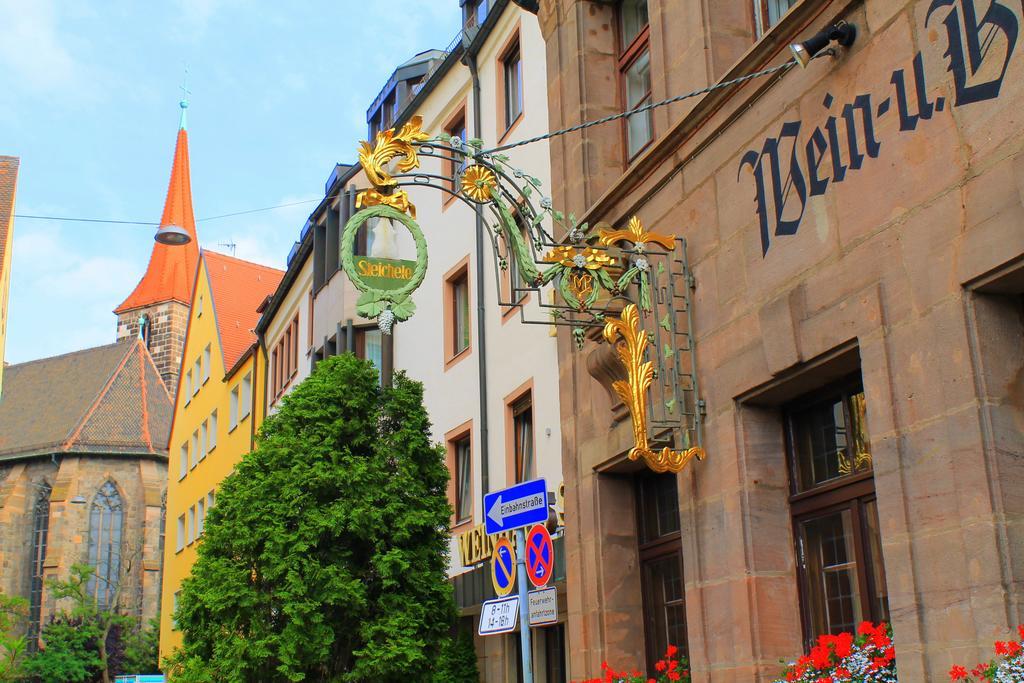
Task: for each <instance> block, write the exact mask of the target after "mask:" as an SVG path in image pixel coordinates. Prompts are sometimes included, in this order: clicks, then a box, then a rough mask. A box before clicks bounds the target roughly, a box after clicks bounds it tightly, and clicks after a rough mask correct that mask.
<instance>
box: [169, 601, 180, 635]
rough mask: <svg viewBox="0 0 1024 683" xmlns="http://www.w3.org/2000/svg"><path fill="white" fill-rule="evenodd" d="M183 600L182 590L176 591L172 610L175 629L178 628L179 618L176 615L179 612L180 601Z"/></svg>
mask: <svg viewBox="0 0 1024 683" xmlns="http://www.w3.org/2000/svg"><path fill="white" fill-rule="evenodd" d="M180 600H181V591H174V608H173V611H172V612H171V628H173V629H174V630H175V631H177V630H178V619H177V618H176V617H175V615H176V614H177V613H178V602H179V601H180Z"/></svg>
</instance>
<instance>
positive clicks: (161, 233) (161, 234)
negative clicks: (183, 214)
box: [153, 225, 192, 247]
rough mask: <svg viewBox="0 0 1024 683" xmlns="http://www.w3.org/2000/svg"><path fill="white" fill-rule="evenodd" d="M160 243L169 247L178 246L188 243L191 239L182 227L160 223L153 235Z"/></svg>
mask: <svg viewBox="0 0 1024 683" xmlns="http://www.w3.org/2000/svg"><path fill="white" fill-rule="evenodd" d="M153 239H155V240H156V241H157V242H159V243H160V244H166V245H168V246H171V247H180V246H181V245H183V244H188V243H189V242H191V241H192V236H191V235H189V234H188V231H186V230H185V229H184V228H181V227H179V226H177V225H161V226H160V228H159V229H158V230H157V231H156V235H154V236H153Z"/></svg>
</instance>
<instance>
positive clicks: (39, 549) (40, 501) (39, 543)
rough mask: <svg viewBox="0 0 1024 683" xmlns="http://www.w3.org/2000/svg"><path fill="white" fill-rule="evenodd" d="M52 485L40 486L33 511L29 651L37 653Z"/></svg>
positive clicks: (30, 560)
mask: <svg viewBox="0 0 1024 683" xmlns="http://www.w3.org/2000/svg"><path fill="white" fill-rule="evenodd" d="M50 491H51V489H50V485H49V484H47V483H45V482H44V483H43V484H41V485H39V492H38V495H37V496H36V503H35V507H34V508H33V511H32V555H31V556H30V557H29V581H30V585H29V605H28V634H27V640H28V643H27V645H28V649H29V650H31V651H33V652H34V651H35V649H36V647H38V642H39V626H40V622H41V620H42V610H43V561H44V560H45V559H46V541H47V535H48V534H49V531H50Z"/></svg>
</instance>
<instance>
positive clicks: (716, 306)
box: [540, 0, 1024, 682]
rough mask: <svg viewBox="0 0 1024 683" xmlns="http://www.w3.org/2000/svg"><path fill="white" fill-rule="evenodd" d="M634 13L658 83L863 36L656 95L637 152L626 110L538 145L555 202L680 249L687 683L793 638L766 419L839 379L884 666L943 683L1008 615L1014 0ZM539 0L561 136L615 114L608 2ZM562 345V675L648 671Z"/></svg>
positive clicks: (1022, 395)
mask: <svg viewBox="0 0 1024 683" xmlns="http://www.w3.org/2000/svg"><path fill="white" fill-rule="evenodd" d="M647 4H648V7H649V18H650V24H649V26H650V33H649V41H650V47H649V49H650V55H651V97H652V99H653V100H655V101H657V100H660V99H663V98H667V97H670V96H672V95H677V94H680V93H683V92H686V91H689V90H692V89H695V88H700V87H703V86H706V85H709V84H712V83H716V82H719V81H722V80H727V79H730V78H733V77H736V76H739V75H743V74H747V73H750V72H753V71H756V70H759V69H762V68H765V67H767V66H771V65H774V64H780V63H782V62H783V61H784V60H785V59H787V58H788V50H787V45H788V43H790V42H791V41H793V40H797V39H805V38H807V37H809V36H810V35H811V34H813V33H815V32H816V31H817V30H819V29H821V28H822V27H824V26H826V25H828V24H830V23H831V22H833V21H836V20H838V19H845V20H847V21H849V22H852V23H854V24H856V26H857V29H858V33H859V35H858V38H857V41H856V43H855V44H854V45H853V46H852V47H851V48H850V49H848V50H847V49H840V50H839V51H838V54H837V55H836V56H834V57H826V58H824V59H818V60H814V61H812V62H811V64H810V65H809V67H808V68H807V69H806V70H802V69H800V68H799V67H797V68H794V69H791V70H789V71H787V72H785V73H784V74H782V75H779V76H775V77H767V78H763V79H759V80H755V81H752V82H748V83H746V84H744V85H742V86H738V87H732V88H728V89H722V90H717V91H715V92H712V93H710V94H707V95H705V96H703V97H701V98H694V99H689V100H686V101H683V102H679V103H676V104H674V105H671V106H668V107H662V108H659V109H656V110H654V113H653V116H652V121H653V130H654V140H653V142H652V143H651V145H650V146H648V147H647V148H646V150H644V151H643V152H641V153H640V154H639V155H638V156H637V157H636V158H635V159H633V160H632V161H631V162H630V161H628V160H627V159H625V158H624V156H625V155H624V153H623V145H622V136H623V131H622V128H621V126H620V125H619V124H618V123H612V124H605V125H602V126H596V127H592V128H588V129H586V130H583V131H580V132H576V133H573V134H569V135H565V136H561V137H557V138H554V139H553V140H552V143H551V150H552V177H553V178H555V186H554V189H553V197H554V203H555V205H556V206H558V207H559V208H561V209H563V210H564V211H565V212H566V213H568V212H569V211H573V212H575V214H576V215H577V216H582V218H581V221H582V220H586V221H589V222H590V224H591V225H594V224H596V223H598V222H600V221H606V222H608V223H610V224H612V225H616V226H619V225H623V224H624V223H625V222H626V220H627V219H628V218H629V217H630V216H632V215H634V214H635V215H637V216H639V217H640V219H641V220H642V221H643V223H644V225H645V226H647V227H648V228H650V229H653V230H656V231H658V232H668V233H674V234H676V235H679V236H683V237H685V239H686V241H687V248H688V254H689V260H690V264H691V266H692V271H693V274H694V276H695V282H696V288H695V290H694V293H693V297H694V301H693V316H694V329H695V335H696V362H697V367H698V377H699V381H700V384H701V387H702V389H703V398H705V400H706V402H707V417H706V424H705V429H704V446H705V448H706V450H707V453H708V457H707V459H706V460H705V461H703V462H694V463H691V464H690V465H689V466H688V467H687V468H686V469H685V470H684V471H683V472H682V473H681V474H679V475H678V477H677V484H678V498H679V517H680V522H681V534H680V536H681V538H680V545H681V548H682V556H683V578H684V583H685V614H686V632H687V640H688V643H687V644H686V645H687V649H688V652H689V655H690V658H691V661H692V665H693V671H694V680H695V681H716V682H717V681H744V682H747V681H767V680H770V679H771V677H772V676H773V675H775V674H777V672H778V670H779V664H778V662H779V660H780V659H791V658H793V657H795V656H796V655H798V654H799V653H800V652H801V650H802V647H803V643H802V637H801V631H802V627H801V624H802V621H803V617H802V613H801V606H802V604H803V603H802V599H803V597H802V595H801V592H800V590H799V589H798V584H799V580H798V567H797V565H798V562H797V557H796V552H795V549H794V548H795V541H796V539H795V531H794V518H793V515H794V514H795V513H793V512H792V511H791V506H792V505H793V503H792V498H793V496H792V494H791V482H790V475H789V472H788V466H787V442H786V434H785V428H784V425H785V422H784V418H783V416H784V414H785V412H786V409H787V406H788V405H790V403H791V401H793V400H794V399H796V398H798V397H801V396H804V395H806V394H808V393H809V392H811V391H813V390H815V389H818V388H821V387H825V386H827V385H829V384H830V383H832V382H833V381H834V380H836V379H838V378H840V377H847V376H850V375H851V374H852V375H855V376H857V377H858V378H859V381H860V382H861V383H862V386H863V391H864V395H865V397H866V398H865V400H866V405H867V416H866V417H867V420H866V421H867V425H868V431H869V437H870V441H871V450H872V455H873V459H874V469H873V477H870V478H869V479H868V480H867V481H868V482H869V484H865V486H868V485H871V486H873V492H874V495H876V496H877V507H878V518H879V521H880V538H881V551H880V552H881V555H882V558H883V560H884V582H885V584H887V586H888V596H887V599H888V610H889V614H890V619H891V622H892V625H893V628H894V633H895V640H896V646H897V651H898V653H899V654H898V666H899V675H900V679H901V680H908V681H941V680H946V678H947V677H946V671H948V670H949V668H950V665H951V664H952V663H954V662H959V663H973V662H976V661H979V660H980V659H981V658H983V657H984V656H986V653H987V652H989V651H990V649H989V648H990V643H991V641H992V640H993V639H995V638H1002V639H1005V638H1006V637H1008V635H1009V634H1010V631H1011V627H1012V626H1013V625H1015V624H1017V623H1020V622H1022V621H1024V602H1022V601H1024V496H1022V495H1021V492H1022V491H1024V304H1022V301H1024V298H1022V295H1024V227H1022V226H1024V205H1022V204H1024V133H1022V132H1021V131H1022V126H1021V118H1020V117H1021V111H1024V44H1022V41H1019V40H1017V36H1018V29H1019V28H1020V27H1021V23H1022V17H1021V12H1022V10H1021V5H1020V3H1019V2H1009V1H1008V0H997V1H996V2H992V3H989V2H981V1H979V0H949V1H948V2H934V3H929V2H923V1H920V2H915V1H909V0H861V1H853V2H851V1H849V0H834V1H829V0H822V1H820V2H801V3H796V6H795V7H794V8H793V9H792V10H791V11H790V12H789V13H788V14H787V15H786V16H785V17H783V19H782V20H781V21H780V22H779V23H778V24H777V25H775V26H774V27H772V28H771V29H770V30H769V31H767V32H766V33H765V34H764V35H763V36H761V37H758V36H757V34H756V29H755V24H754V19H753V16H752V10H751V5H752V3H751V2H750V0H721V1H720V2H719V1H718V0H716V2H713V3H693V2H690V1H689V0H649V1H648V3H647ZM755 4H756V3H755ZM541 5H542V6H541V11H540V19H541V25H542V27H543V30H544V34H545V39H546V41H547V50H548V69H549V78H550V86H551V88H550V93H551V106H550V112H551V126H550V127H551V129H558V128H563V127H567V126H571V125H573V124H576V123H579V122H581V121H585V120H589V119H595V118H598V117H600V116H602V115H606V114H609V113H613V112H615V111H621V109H622V104H621V100H620V98H619V92H620V89H619V84H617V82H616V80H617V78H618V65H617V62H616V58H617V55H618V46H617V41H616V29H615V27H616V24H617V17H616V16H615V6H614V5H613V4H610V3H605V2H596V1H590V0H547V1H546V2H542V3H541ZM975 5H977V7H976V6H975ZM986 7H990V8H991V9H989V10H986V9H985V8H986ZM930 8H931V9H930ZM986 34H987V35H988V38H986V40H991V41H992V42H991V44H990V45H989V48H990V49H987V50H986V52H985V53H984V56H982V57H980V58H977V57H976V56H973V55H972V53H971V48H972V46H977V45H978V44H979V40H980V39H979V35H980V36H985V35H986ZM972 41H974V42H972ZM978 54H979V55H980V54H981V53H980V52H979V53H978ZM559 343H560V350H561V353H560V358H561V378H562V383H561V406H562V420H563V427H562V435H563V436H562V443H563V458H564V461H563V469H564V472H565V485H566V495H565V498H566V518H567V530H568V531H567V535H566V546H567V577H568V587H569V641H570V642H569V652H570V657H571V663H570V672H569V673H570V676H571V677H572V678H580V677H585V676H588V675H590V676H592V675H596V674H598V673H600V663H601V661H602V660H607V661H609V662H613V663H614V664H615V665H616V666H617V667H629V668H632V667H633V666H634V665H641V666H642V656H641V654H640V653H643V651H644V642H645V638H649V637H650V634H649V633H648V634H646V635H645V629H644V623H643V619H642V612H643V607H644V606H643V599H642V591H641V583H642V579H641V576H640V572H639V570H638V549H637V548H638V543H637V533H636V523H635V516H636V512H635V511H636V510H637V504H636V501H635V499H634V491H635V490H636V489H635V487H634V485H633V483H632V481H631V476H632V475H631V473H630V472H627V471H623V468H622V467H621V466H620V465H617V464H616V463H617V462H618V461H619V460H621V456H622V454H623V453H624V452H625V451H626V450H628V448H629V447H630V446H631V445H632V442H631V434H629V426H628V424H627V423H616V421H615V420H614V419H613V417H614V412H613V409H614V408H615V406H614V405H613V401H612V399H611V397H610V395H609V393H608V392H607V391H606V390H604V389H603V388H602V386H601V384H600V383H599V380H598V379H595V377H593V376H592V375H591V373H590V372H588V365H589V366H596V365H600V363H599V362H588V356H590V355H593V354H599V353H601V351H600V350H599V348H598V347H597V346H596V344H594V343H589V344H588V347H587V348H585V349H584V350H583V351H582V352H576V351H575V350H574V349H573V344H572V340H571V339H570V338H569V335H564V336H561V337H560V338H559Z"/></svg>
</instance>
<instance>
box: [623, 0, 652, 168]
mask: <svg viewBox="0 0 1024 683" xmlns="http://www.w3.org/2000/svg"><path fill="white" fill-rule="evenodd" d="M618 63H619V81H620V83H621V85H620V87H621V90H622V98H623V103H624V106H625V109H627V110H629V109H636V108H637V107H641V106H643V105H645V104H649V103H650V101H651V52H650V26H649V25H648V17H647V0H623V1H622V3H620V5H619V59H618ZM652 120H653V119H652V116H651V111H650V110H647V111H645V112H639V113H636V114H633V115H632V116H629V117H627V118H626V122H625V128H626V151H627V153H628V155H629V158H630V159H632V158H633V157H635V156H636V155H637V153H638V152H639V151H640V150H641V149H643V148H644V147H646V146H647V143H649V142H650V141H651V138H652V136H653V124H652Z"/></svg>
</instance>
